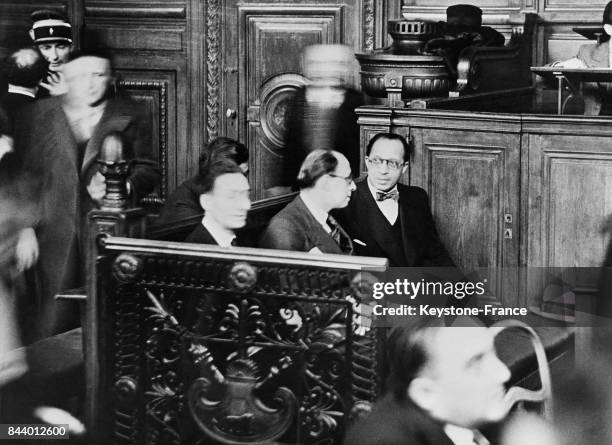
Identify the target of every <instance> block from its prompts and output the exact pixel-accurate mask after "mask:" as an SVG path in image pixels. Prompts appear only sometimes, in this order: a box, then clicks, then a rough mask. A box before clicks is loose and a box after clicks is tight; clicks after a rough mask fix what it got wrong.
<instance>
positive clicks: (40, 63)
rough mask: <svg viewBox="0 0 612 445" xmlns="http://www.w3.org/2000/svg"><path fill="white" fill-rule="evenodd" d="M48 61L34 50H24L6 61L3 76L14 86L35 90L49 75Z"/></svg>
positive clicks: (3, 65)
mask: <svg viewBox="0 0 612 445" xmlns="http://www.w3.org/2000/svg"><path fill="white" fill-rule="evenodd" d="M47 66H48V64H47V61H46V60H45V59H44V57H42V56H41V54H40V53H39V52H38V51H37V50H35V49H34V48H22V49H19V50H17V51H15V52H14V53H13V54H11V55H10V56H8V57H7V58H6V59H4V63H3V64H2V74H3V75H4V78H5V79H6V81H7V82H8V83H10V84H12V85H17V86H20V87H25V88H34V87H36V86H37V85H38V83H39V82H40V81H41V79H42V78H43V77H44V76H45V74H47Z"/></svg>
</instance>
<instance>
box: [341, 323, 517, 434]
mask: <svg viewBox="0 0 612 445" xmlns="http://www.w3.org/2000/svg"><path fill="white" fill-rule="evenodd" d="M441 325H442V322H441V321H439V320H438V319H434V320H433V321H432V319H422V320H419V321H417V322H416V323H414V324H411V325H404V326H398V327H395V328H394V329H393V330H392V331H391V333H390V335H389V338H388V343H387V346H388V350H387V352H388V354H387V356H388V361H389V367H390V376H389V386H388V391H387V392H386V394H384V395H383V397H382V398H381V399H380V400H378V402H377V403H376V404H375V405H374V408H373V410H372V412H371V413H370V414H369V415H367V416H366V417H365V419H363V420H360V421H359V422H358V423H356V424H355V425H354V426H353V427H352V428H350V429H349V431H348V433H347V436H346V439H345V441H344V443H345V444H346V445H352V444H360V445H468V444H469V445H482V444H486V443H488V440H486V439H485V438H484V437H483V436H482V434H481V433H480V431H479V428H482V427H484V426H486V425H487V424H490V423H495V422H499V421H501V420H503V419H504V418H505V417H506V415H507V414H508V411H509V408H510V407H509V406H508V404H507V402H506V400H505V386H504V384H505V383H506V381H508V379H509V378H510V371H509V370H508V368H507V367H506V365H505V364H504V363H502V362H501V361H500V360H499V358H498V357H497V355H496V353H495V349H494V343H493V341H494V336H495V335H494V331H493V330H492V329H489V328H485V327H442V326H441Z"/></svg>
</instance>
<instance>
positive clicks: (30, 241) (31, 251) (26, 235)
mask: <svg viewBox="0 0 612 445" xmlns="http://www.w3.org/2000/svg"><path fill="white" fill-rule="evenodd" d="M15 259H16V263H17V271H18V272H23V271H24V270H27V269H29V268H30V267H32V266H33V265H34V263H36V260H38V240H37V239H36V234H35V233H34V229H32V228H31V227H29V228H27V229H22V230H21V231H20V232H19V235H18V239H17V246H16V248H15Z"/></svg>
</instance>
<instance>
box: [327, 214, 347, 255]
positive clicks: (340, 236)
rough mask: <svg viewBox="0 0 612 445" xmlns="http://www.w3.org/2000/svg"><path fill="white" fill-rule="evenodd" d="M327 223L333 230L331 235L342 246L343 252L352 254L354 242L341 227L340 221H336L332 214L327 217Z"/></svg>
mask: <svg viewBox="0 0 612 445" xmlns="http://www.w3.org/2000/svg"><path fill="white" fill-rule="evenodd" d="M327 225H328V226H329V228H330V229H331V230H332V231H331V233H330V234H329V236H331V237H332V238H333V239H334V241H335V242H336V244H338V246H340V249H341V250H342V252H344V253H346V254H348V255H351V254H352V253H353V242H352V241H351V239H350V238H349V236H348V235H347V234H346V232H345V231H344V229H343V228H342V227H340V224H338V221H336V219H335V218H334V217H333V216H331V215H330V216H328V217H327Z"/></svg>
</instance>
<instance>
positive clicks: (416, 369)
mask: <svg viewBox="0 0 612 445" xmlns="http://www.w3.org/2000/svg"><path fill="white" fill-rule="evenodd" d="M441 326H442V323H441V322H440V321H439V320H437V319H431V318H425V317H424V318H421V319H418V320H417V321H416V322H414V323H411V324H404V325H401V326H395V327H394V328H393V329H392V330H391V332H390V333H389V336H388V338H387V363H388V367H389V375H388V379H387V387H388V389H389V391H391V392H392V393H393V394H394V396H395V397H396V398H397V399H398V400H405V399H406V397H407V394H406V390H407V389H408V386H409V385H410V383H411V382H412V380H414V379H415V378H416V377H417V376H418V375H419V373H420V372H421V371H422V370H423V368H424V367H425V365H426V364H427V363H428V361H429V360H430V358H431V357H430V355H429V352H428V344H427V342H428V340H430V339H431V338H432V335H435V330H433V329H436V328H439V327H441ZM432 328H433V329H432Z"/></svg>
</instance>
